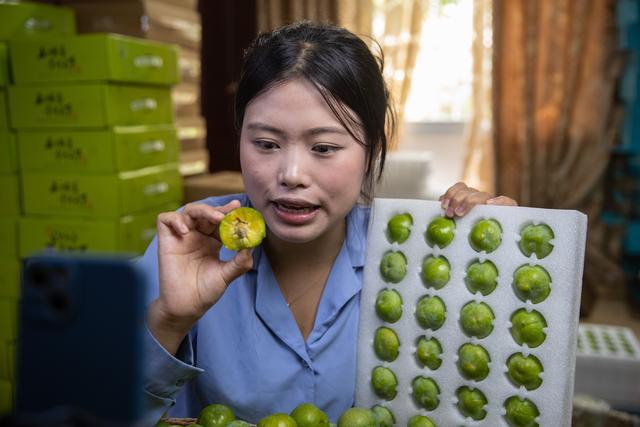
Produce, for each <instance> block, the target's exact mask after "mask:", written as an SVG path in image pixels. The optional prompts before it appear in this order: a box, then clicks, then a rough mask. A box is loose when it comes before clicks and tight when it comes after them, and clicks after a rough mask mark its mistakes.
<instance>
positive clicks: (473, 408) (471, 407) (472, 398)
mask: <svg viewBox="0 0 640 427" xmlns="http://www.w3.org/2000/svg"><path fill="white" fill-rule="evenodd" d="M456 395H457V396H458V405H457V406H458V410H459V411H460V413H461V414H462V415H463V416H465V417H471V418H473V419H474V420H476V421H479V420H482V419H484V418H485V417H486V416H487V411H486V410H485V409H484V407H485V405H486V404H487V398H486V397H485V395H484V393H483V392H481V391H480V390H479V389H477V388H473V389H472V388H469V387H466V386H463V387H460V388H459V389H458V390H456Z"/></svg>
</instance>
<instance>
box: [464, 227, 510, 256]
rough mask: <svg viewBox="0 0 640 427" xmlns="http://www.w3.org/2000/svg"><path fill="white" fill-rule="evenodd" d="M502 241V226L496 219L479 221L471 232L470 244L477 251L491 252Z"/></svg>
mask: <svg viewBox="0 0 640 427" xmlns="http://www.w3.org/2000/svg"><path fill="white" fill-rule="evenodd" d="M501 242H502V228H501V227H500V224H499V223H498V221H496V220H495V219H483V220H480V221H478V222H477V223H476V224H475V225H474V226H473V228H472V229H471V233H469V244H470V245H471V247H472V248H473V249H474V250H475V251H477V252H482V251H484V252H486V253H491V252H493V251H495V250H496V249H497V248H498V246H500V243H501Z"/></svg>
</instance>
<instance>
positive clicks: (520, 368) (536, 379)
mask: <svg viewBox="0 0 640 427" xmlns="http://www.w3.org/2000/svg"><path fill="white" fill-rule="evenodd" d="M507 368H508V371H507V375H508V377H509V379H510V380H511V382H512V383H514V384H515V385H516V386H524V388H526V389H527V390H535V389H537V388H538V387H540V384H542V378H540V373H541V372H542V371H543V370H544V369H543V368H542V363H540V360H539V359H538V358H537V357H535V356H534V355H532V354H531V355H529V356H528V357H524V355H523V354H522V353H516V354H512V355H511V356H510V357H509V359H508V360H507Z"/></svg>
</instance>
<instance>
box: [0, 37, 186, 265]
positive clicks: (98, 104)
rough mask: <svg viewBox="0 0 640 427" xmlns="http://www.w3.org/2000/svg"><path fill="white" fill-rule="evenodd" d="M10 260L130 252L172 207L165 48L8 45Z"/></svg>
mask: <svg viewBox="0 0 640 427" xmlns="http://www.w3.org/2000/svg"><path fill="white" fill-rule="evenodd" d="M10 50H11V66H12V71H13V76H14V80H15V85H14V86H11V87H9V104H10V117H11V124H12V127H13V128H15V129H17V145H18V154H19V159H20V168H21V180H22V189H23V202H24V211H25V217H24V218H22V219H21V220H20V225H19V239H20V245H19V247H20V255H21V256H27V255H29V254H31V253H33V252H34V251H37V250H41V249H43V248H54V249H56V250H73V251H101V252H102V251H119V252H131V253H140V252H142V251H143V250H144V249H145V247H146V246H147V245H148V243H149V241H150V239H151V237H153V234H154V230H155V218H156V216H157V214H158V212H160V211H164V210H172V209H175V208H176V207H177V206H178V205H179V203H180V202H181V200H182V180H181V177H180V174H179V171H178V163H177V162H178V151H179V143H178V140H177V132H176V129H175V127H174V120H173V105H172V101H171V85H172V84H174V83H175V82H176V81H177V49H176V48H175V47H174V46H171V45H167V44H162V43H158V42H151V41H148V40H141V39H136V38H132V37H125V36H120V35H114V34H91V35H78V36H70V37H61V38H47V39H46V40H38V41H13V42H12V43H11V44H10Z"/></svg>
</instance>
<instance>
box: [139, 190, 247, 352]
mask: <svg viewBox="0 0 640 427" xmlns="http://www.w3.org/2000/svg"><path fill="white" fill-rule="evenodd" d="M238 207H240V202H239V201H237V200H234V201H231V202H229V203H227V204H226V205H224V206H220V207H212V206H209V205H206V204H189V205H186V206H185V208H184V209H183V210H182V212H165V213H161V214H160V215H159V216H158V268H159V281H160V294H159V297H158V298H157V299H156V300H155V301H153V302H152V304H151V306H150V307H149V312H148V322H149V327H150V329H151V332H152V333H153V335H154V336H155V337H156V339H157V340H158V341H159V342H160V343H161V344H162V345H163V346H164V347H165V348H166V349H167V351H169V352H171V353H172V354H175V352H176V351H177V349H178V346H179V345H180V343H181V342H182V340H183V339H184V337H185V335H186V334H187V333H188V332H189V330H190V329H191V327H193V325H194V324H195V323H196V322H197V321H198V319H200V318H201V317H202V316H203V315H204V314H205V313H206V312H207V310H208V309H209V308H211V306H213V305H214V304H215V303H216V301H218V299H220V297H221V296H222V294H223V293H224V291H225V290H226V289H227V286H229V284H230V283H231V282H232V281H233V280H234V279H235V278H237V277H238V276H240V275H241V274H243V273H245V272H246V271H248V270H249V269H250V268H251V267H252V265H253V259H252V256H251V251H250V250H247V249H245V250H242V251H239V252H238V253H237V254H236V255H235V257H234V258H232V259H231V260H229V261H227V262H223V261H220V258H219V254H220V248H221V246H222V244H221V243H220V241H219V236H218V225H219V224H220V221H222V218H223V217H224V216H225V214H226V213H228V212H229V211H231V210H233V209H235V208H238Z"/></svg>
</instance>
